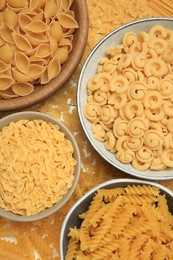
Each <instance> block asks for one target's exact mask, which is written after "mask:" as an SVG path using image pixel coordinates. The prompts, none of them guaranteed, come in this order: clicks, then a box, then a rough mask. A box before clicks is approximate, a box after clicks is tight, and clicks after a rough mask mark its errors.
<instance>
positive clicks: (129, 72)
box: [123, 68, 138, 84]
mask: <svg viewBox="0 0 173 260" xmlns="http://www.w3.org/2000/svg"><path fill="white" fill-rule="evenodd" d="M123 75H124V76H125V77H126V78H127V79H128V81H129V83H130V84H131V83H132V82H134V81H136V80H137V78H138V76H137V73H136V71H135V70H134V69H132V68H126V69H124V70H123Z"/></svg>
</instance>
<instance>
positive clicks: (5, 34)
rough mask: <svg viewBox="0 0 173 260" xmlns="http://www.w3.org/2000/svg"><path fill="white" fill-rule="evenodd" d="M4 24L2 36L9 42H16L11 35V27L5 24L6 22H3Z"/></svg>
mask: <svg viewBox="0 0 173 260" xmlns="http://www.w3.org/2000/svg"><path fill="white" fill-rule="evenodd" d="M1 25H2V28H1V38H2V39H3V40H4V41H5V42H8V43H14V39H13V37H12V35H11V30H10V28H9V27H8V26H7V25H6V24H4V23H1Z"/></svg>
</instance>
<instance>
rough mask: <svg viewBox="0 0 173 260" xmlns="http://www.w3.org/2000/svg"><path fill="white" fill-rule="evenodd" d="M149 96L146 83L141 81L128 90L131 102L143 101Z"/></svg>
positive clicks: (134, 83)
mask: <svg viewBox="0 0 173 260" xmlns="http://www.w3.org/2000/svg"><path fill="white" fill-rule="evenodd" d="M146 94H147V87H146V85H145V83H142V82H140V81H135V82H133V83H132V84H131V85H130V87H129V89H128V97H129V99H130V100H138V101H140V100H143V99H144V97H145V95H146Z"/></svg>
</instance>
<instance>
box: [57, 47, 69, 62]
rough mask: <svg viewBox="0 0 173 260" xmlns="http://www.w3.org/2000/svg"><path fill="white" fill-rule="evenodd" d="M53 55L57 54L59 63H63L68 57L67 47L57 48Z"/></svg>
mask: <svg viewBox="0 0 173 260" xmlns="http://www.w3.org/2000/svg"><path fill="white" fill-rule="evenodd" d="M55 56H57V57H58V58H59V61H60V63H61V64H63V63H64V62H65V61H66V60H67V58H68V48H67V47H66V46H64V47H61V48H58V49H57V51H56V52H55Z"/></svg>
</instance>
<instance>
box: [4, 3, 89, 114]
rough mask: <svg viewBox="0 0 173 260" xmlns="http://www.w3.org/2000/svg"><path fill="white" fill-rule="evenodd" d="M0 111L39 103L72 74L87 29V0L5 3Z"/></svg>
mask: <svg viewBox="0 0 173 260" xmlns="http://www.w3.org/2000/svg"><path fill="white" fill-rule="evenodd" d="M0 12H1V19H0V35H1V38H0V111H9V110H15V109H20V108H24V107H28V106H32V105H35V104H37V103H39V102H41V101H43V100H45V99H46V98H47V97H48V96H50V95H52V94H53V93H55V91H56V90H58V89H59V88H60V87H62V86H63V85H64V84H65V83H66V82H67V80H68V79H69V78H70V77H71V76H72V74H73V72H74V71H75V69H76V68H77V66H78V64H79V62H80V59H81V58H82V55H83V52H84V49H85V45H86V41H87V35H88V13H87V5H86V2H85V1H82V3H81V2H80V1H78V0H77V1H66V0H62V1H54V0H50V1H47V0H46V1H44V0H39V1H35V0H31V1H27V0H26V1H15V2H14V1H10V0H3V1H1V4H0Z"/></svg>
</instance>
